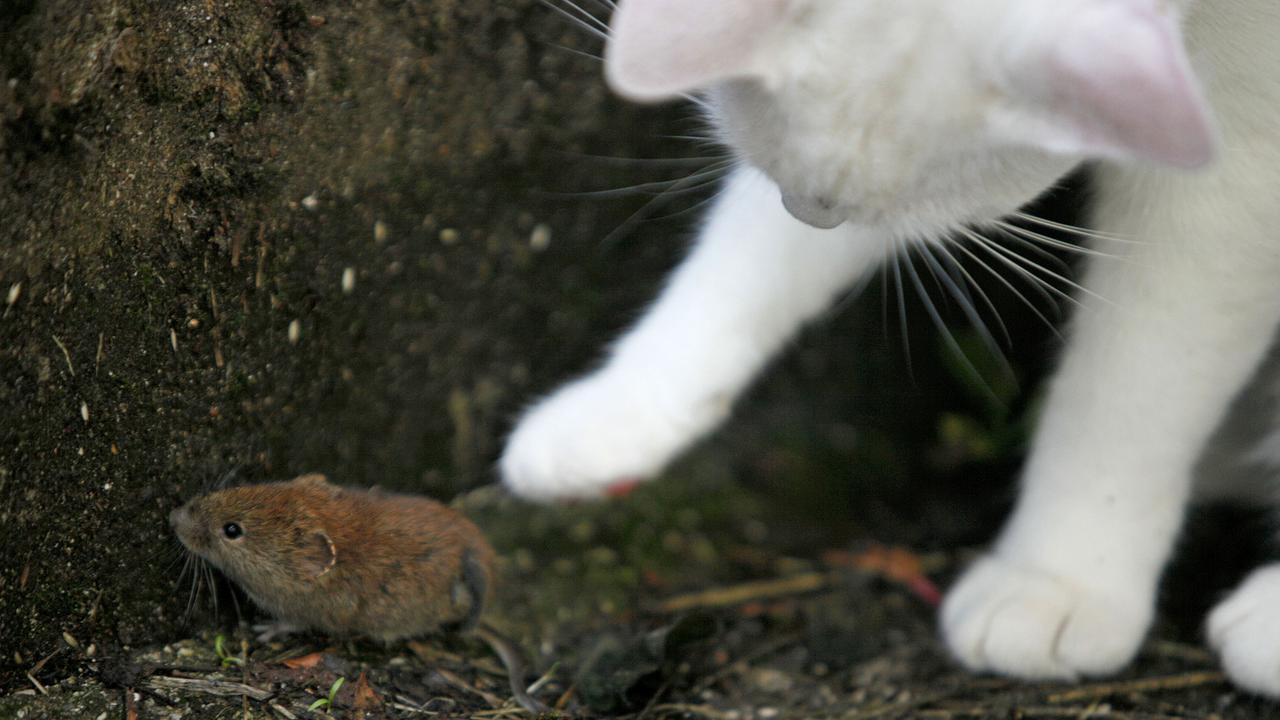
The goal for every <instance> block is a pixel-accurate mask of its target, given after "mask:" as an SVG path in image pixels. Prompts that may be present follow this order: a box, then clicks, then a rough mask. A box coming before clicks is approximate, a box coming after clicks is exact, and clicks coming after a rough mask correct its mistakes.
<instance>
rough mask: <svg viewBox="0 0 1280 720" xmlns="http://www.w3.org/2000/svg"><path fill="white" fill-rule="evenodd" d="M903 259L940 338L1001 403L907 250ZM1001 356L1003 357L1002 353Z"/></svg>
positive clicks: (992, 397) (979, 382) (993, 397)
mask: <svg viewBox="0 0 1280 720" xmlns="http://www.w3.org/2000/svg"><path fill="white" fill-rule="evenodd" d="M917 247H923V245H919V246H917ZM903 260H904V263H903V264H904V265H905V266H906V270H907V276H908V277H910V278H911V284H912V285H914V286H915V289H916V294H917V295H919V296H920V300H921V301H922V302H923V304H924V309H925V312H927V313H928V314H929V319H930V320H932V321H933V325H934V327H935V328H937V330H938V332H940V333H942V339H943V341H944V342H945V343H946V344H947V347H948V348H950V350H951V351H952V352H954V353H955V354H956V358H957V359H958V360H959V361H960V364H961V365H962V366H963V367H964V369H965V371H966V372H967V373H969V374H970V375H972V377H973V379H974V380H975V381H976V382H977V383H978V384H979V385H980V386H981V387H982V389H983V391H984V392H985V393H986V395H987V396H988V399H989V400H991V401H992V402H994V403H996V404H998V405H1003V403H1002V402H1001V401H1000V397H999V396H998V395H996V394H995V391H993V390H992V389H991V386H990V385H989V384H988V383H987V380H986V378H984V377H983V376H982V373H981V372H979V371H978V368H976V367H974V365H973V362H972V361H970V360H969V356H968V355H967V354H966V353H965V351H964V348H963V347H961V346H960V342H959V341H958V340H956V336H955V335H954V334H953V333H952V332H951V329H950V328H948V327H947V323H946V321H945V320H943V318H942V314H941V313H939V312H938V307H937V305H936V304H935V303H934V302H933V298H932V297H930V296H929V291H928V290H927V289H926V288H925V286H924V282H922V281H921V280H920V274H919V273H918V272H916V268H915V264H914V263H912V262H911V254H910V251H909V250H908V252H907V253H905V254H904V255H903ZM1001 357H1003V354H1002V355H1001Z"/></svg>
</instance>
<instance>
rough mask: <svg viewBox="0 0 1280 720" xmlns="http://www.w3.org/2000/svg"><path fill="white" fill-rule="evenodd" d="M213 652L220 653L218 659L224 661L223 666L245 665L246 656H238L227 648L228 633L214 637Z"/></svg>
mask: <svg viewBox="0 0 1280 720" xmlns="http://www.w3.org/2000/svg"><path fill="white" fill-rule="evenodd" d="M213 652H214V653H216V654H217V655H218V660H219V661H221V662H222V667H227V666H229V665H244V658H238V657H236V656H235V655H232V654H231V652H230V651H228V650H227V636H226V635H218V636H217V637H215V638H214V639H213Z"/></svg>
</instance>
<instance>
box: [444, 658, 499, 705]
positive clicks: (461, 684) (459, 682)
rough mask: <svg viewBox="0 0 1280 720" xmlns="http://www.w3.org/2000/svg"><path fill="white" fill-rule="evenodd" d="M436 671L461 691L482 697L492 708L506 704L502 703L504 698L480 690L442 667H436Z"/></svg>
mask: <svg viewBox="0 0 1280 720" xmlns="http://www.w3.org/2000/svg"><path fill="white" fill-rule="evenodd" d="M434 669H435V671H436V673H437V674H439V675H440V677H442V678H444V679H445V681H446V682H448V683H449V684H450V685H452V686H454V687H456V688H458V689H459V690H465V691H467V692H469V693H473V694H475V695H478V696H480V697H481V698H483V699H484V701H485V702H487V703H489V706H490V707H493V708H500V707H502V706H503V705H505V704H506V703H504V702H503V701H502V698H500V697H498V696H497V695H494V694H493V693H490V692H485V691H484V690H481V689H480V688H478V687H476V686H474V685H472V684H470V683H468V682H467V681H466V680H463V679H462V678H460V677H458V676H457V675H455V674H453V673H452V672H450V671H448V670H445V669H444V668H442V667H436V668H434Z"/></svg>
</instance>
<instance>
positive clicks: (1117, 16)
mask: <svg viewBox="0 0 1280 720" xmlns="http://www.w3.org/2000/svg"><path fill="white" fill-rule="evenodd" d="M1146 5H1147V3H1145V2H1132V1H1130V2H1116V1H1112V2H1105V3H1095V4H1093V5H1092V6H1091V7H1089V8H1087V9H1083V10H1080V11H1078V12H1076V13H1073V14H1072V16H1071V17H1070V20H1069V21H1068V22H1067V24H1066V26H1065V27H1064V28H1062V30H1061V35H1060V36H1059V39H1058V42H1057V44H1056V46H1055V47H1054V50H1053V51H1051V53H1050V54H1049V56H1048V57H1047V58H1046V60H1047V63H1048V67H1046V68H1045V70H1046V76H1047V80H1048V83H1049V88H1048V89H1049V92H1050V93H1051V100H1050V102H1051V103H1052V105H1053V106H1054V107H1053V109H1054V111H1055V112H1057V113H1059V114H1061V115H1063V116H1065V117H1066V118H1067V119H1068V121H1069V122H1070V123H1071V124H1072V125H1073V127H1074V129H1075V131H1076V132H1078V133H1079V135H1080V137H1079V138H1078V139H1079V140H1080V142H1081V144H1082V145H1083V147H1084V148H1085V149H1086V150H1093V151H1100V152H1101V153H1102V154H1108V155H1110V154H1117V153H1118V154H1122V155H1129V156H1134V157H1138V158H1142V159H1146V160H1151V161H1154V162H1158V163H1162V164H1167V165H1173V166H1177V167H1187V168H1191V167H1198V166H1201V165H1203V164H1205V163H1207V162H1208V161H1209V160H1211V159H1212V157H1213V153H1214V132H1213V128H1212V124H1211V122H1210V120H1209V111H1208V108H1207V106H1206V104H1205V101H1204V99H1203V97H1202V96H1201V94H1200V91H1199V89H1198V88H1197V86H1196V83H1195V80H1194V77H1193V75H1192V72H1191V68H1190V63H1189V62H1188V61H1187V58H1186V54H1185V52H1184V50H1183V48H1182V43H1181V40H1180V37H1179V32H1178V27H1177V25H1176V23H1175V22H1174V20H1173V19H1172V18H1169V17H1166V16H1165V15H1162V14H1159V13H1157V12H1156V10H1155V8H1154V7H1146Z"/></svg>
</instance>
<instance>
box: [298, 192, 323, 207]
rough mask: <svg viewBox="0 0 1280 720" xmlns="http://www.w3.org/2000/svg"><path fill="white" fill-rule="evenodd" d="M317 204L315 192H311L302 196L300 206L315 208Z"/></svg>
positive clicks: (318, 204)
mask: <svg viewBox="0 0 1280 720" xmlns="http://www.w3.org/2000/svg"><path fill="white" fill-rule="evenodd" d="M319 206H320V200H319V199H318V198H316V194H315V193H311V194H310V195H308V196H306V197H304V198H302V207H304V208H306V209H308V210H315V209H316V208H317V207H319Z"/></svg>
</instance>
